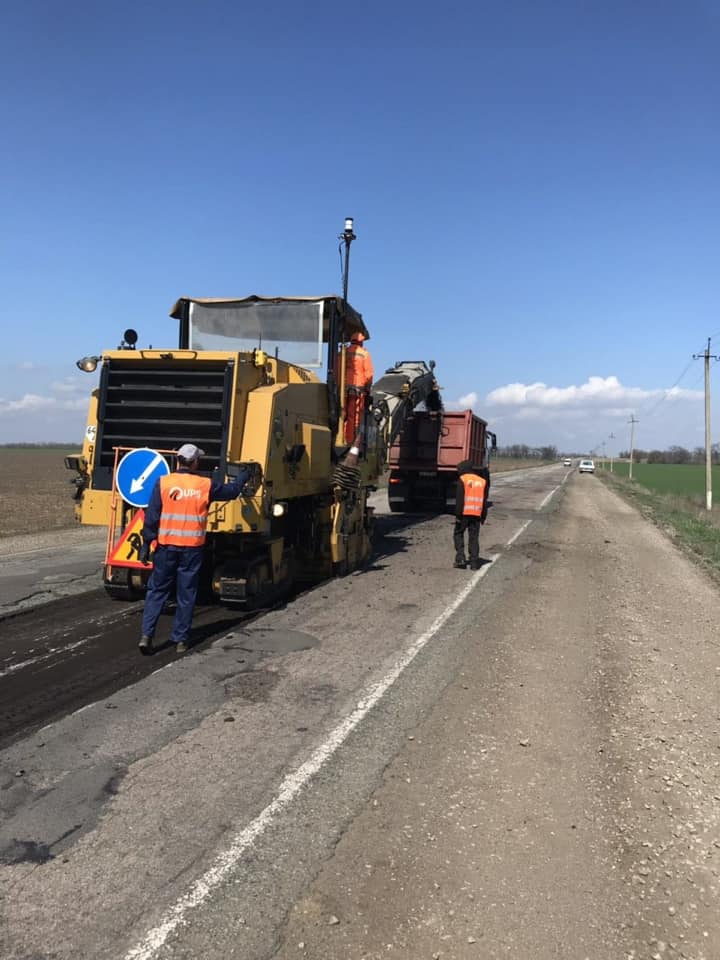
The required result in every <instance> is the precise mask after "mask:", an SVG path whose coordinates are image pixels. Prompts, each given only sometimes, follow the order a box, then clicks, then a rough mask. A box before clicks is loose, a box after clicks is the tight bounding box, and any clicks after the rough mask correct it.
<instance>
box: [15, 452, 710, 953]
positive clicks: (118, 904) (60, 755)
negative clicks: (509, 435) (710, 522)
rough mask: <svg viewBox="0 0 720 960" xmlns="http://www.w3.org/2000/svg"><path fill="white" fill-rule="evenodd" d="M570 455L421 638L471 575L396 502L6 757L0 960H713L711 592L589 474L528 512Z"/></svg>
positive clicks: (506, 515) (511, 493)
mask: <svg viewBox="0 0 720 960" xmlns="http://www.w3.org/2000/svg"><path fill="white" fill-rule="evenodd" d="M565 472H566V471H564V470H561V469H560V468H556V467H553V468H549V469H547V470H542V471H533V472H532V474H529V475H526V476H516V477H515V478H513V479H512V480H511V481H507V482H504V483H498V484H497V485H496V487H495V488H494V490H493V497H492V498H493V499H494V500H495V503H496V506H495V507H494V508H493V511H492V512H491V517H490V521H489V522H488V525H487V526H486V527H485V528H484V530H483V537H482V545H483V553H484V555H485V556H490V555H491V554H499V558H498V560H496V562H495V563H493V564H492V565H491V566H489V567H488V568H487V572H485V573H483V575H482V577H481V578H480V579H478V581H477V584H476V586H475V588H474V589H473V590H472V591H471V592H470V594H469V596H468V597H467V599H466V600H465V601H464V603H462V604H461V605H460V606H459V607H458V608H457V609H456V610H455V611H454V612H453V613H452V615H451V616H449V617H448V619H447V620H446V621H445V622H444V623H442V624H441V625H440V626H439V627H437V626H436V625H437V618H438V617H439V616H440V617H442V616H444V614H445V611H447V610H448V609H449V608H452V605H453V604H454V602H455V599H456V598H457V596H458V594H459V592H460V591H461V590H462V589H463V588H464V587H465V585H466V584H467V581H468V579H469V578H470V577H471V576H472V575H471V574H470V573H469V571H455V570H453V569H451V567H450V563H451V561H452V547H451V520H450V519H449V518H433V519H429V520H420V521H417V519H412V520H411V521H410V522H408V523H407V525H406V526H403V525H402V524H398V525H397V526H388V527H387V528H386V531H385V536H384V537H383V538H382V539H381V542H380V544H379V551H378V555H377V557H376V560H375V563H374V564H373V566H372V568H371V569H370V570H368V571H366V572H364V573H362V574H357V575H353V576H352V577H349V578H347V579H345V580H337V581H333V582H331V583H328V584H324V585H321V586H320V587H319V588H317V589H316V590H314V591H309V592H308V593H307V594H305V595H303V596H301V597H298V598H296V599H295V600H293V601H292V602H291V603H289V604H287V606H286V607H285V608H284V609H281V610H277V611H274V612H273V613H271V614H269V615H267V616H265V617H263V618H262V619H261V620H257V621H254V622H253V623H252V624H250V625H248V626H247V627H242V626H241V627H239V628H237V629H234V630H233V631H231V632H232V634H233V636H231V637H229V639H220V640H217V641H215V643H213V644H212V645H211V646H209V647H207V646H204V647H203V648H202V650H201V652H199V653H194V654H192V655H191V656H189V657H187V658H184V659H183V660H181V661H180V662H168V664H167V666H165V667H164V668H163V669H162V670H159V671H158V672H156V673H154V674H153V675H152V676H150V677H146V678H145V679H143V680H141V681H140V682H138V683H135V684H133V685H131V686H128V687H126V688H125V689H123V690H121V691H118V692H117V693H115V694H113V696H112V698H111V700H110V701H101V702H99V703H97V704H95V705H91V706H88V707H86V708H85V709H83V710H82V711H81V712H80V713H77V714H74V715H71V716H69V717H66V718H65V719H63V720H60V721H58V722H56V723H53V724H52V725H51V726H50V727H48V728H47V729H45V730H43V731H41V732H40V733H38V734H35V735H33V736H31V737H29V738H26V739H25V740H21V741H18V742H17V743H15V744H14V745H13V746H11V747H10V748H9V749H7V750H5V751H3V752H2V754H0V761H1V762H2V769H3V771H4V773H3V778H2V780H0V798H1V802H2V806H3V816H4V821H3V823H2V824H1V825H0V830H1V831H5V836H6V839H10V840H13V839H14V840H15V841H16V844H17V845H16V846H15V847H14V848H10V847H8V846H7V844H6V857H5V866H4V867H2V868H0V896H1V897H2V899H0V956H2V957H3V958H5V957H7V958H9V960H10V958H20V957H22V958H24V960H29V958H31V957H32V958H34V960H39V958H49V957H53V958H65V957H68V958H69V957H73V958H83V957H88V958H90V957H92V958H96V957H97V958H104V957H128V958H129V957H131V956H132V957H135V958H138V957H141V956H142V957H147V958H148V960H149V958H150V957H155V956H157V957H161V958H170V957H172V958H180V957H187V958H190V957H192V958H199V957H202V958H203V960H205V958H207V960H212V958H215V957H218V958H220V957H230V956H235V957H242V958H246V960H253V958H261V957H262V958H265V957H270V956H277V957H282V958H284V957H290V956H292V957H298V956H301V957H302V956H307V957H313V958H336V957H337V958H348V960H354V958H361V957H364V958H366V960H371V958H375V957H380V956H383V957H386V956H396V957H407V958H411V957H412V958H413V960H414V958H416V957H429V958H430V957H435V958H436V960H437V958H440V957H442V958H443V960H445V958H448V957H453V958H454V957H457V958H464V957H483V958H485V957H488V958H489V957H517V958H533V960H536V958H545V957H548V958H550V957H553V958H554V957H562V958H565V957H567V958H576V957H580V958H582V957H588V958H592V960H595V958H598V960H600V958H602V960H607V958H614V957H627V956H630V957H633V958H643V957H648V958H652V957H655V956H656V955H657V956H661V957H665V956H672V957H674V956H686V957H693V958H696V960H701V958H706V960H710V958H714V957H717V956H720V930H719V929H718V920H717V918H716V915H715V914H716V911H715V909H714V898H715V897H716V895H717V870H718V856H719V855H720V846H716V842H717V843H718V845H720V829H719V824H718V809H719V808H720V799H719V798H720V783H719V782H718V765H719V761H718V753H717V750H718V743H720V737H719V736H718V718H717V715H716V714H717V706H716V704H717V698H716V696H715V690H716V681H717V673H718V671H719V670H720V659H719V658H718V650H717V641H716V638H715V633H714V617H713V615H712V603H713V601H714V600H715V599H716V592H715V590H714V588H713V587H712V586H711V585H710V584H709V583H708V582H707V581H706V580H705V579H704V577H703V576H702V574H701V573H699V572H698V571H696V570H695V569H694V568H693V567H692V566H691V565H689V564H688V563H687V561H686V560H684V559H683V558H682V557H681V556H680V555H679V554H678V553H677V552H676V551H675V550H674V548H673V547H672V546H671V545H670V544H668V543H667V542H666V541H665V540H664V539H663V538H662V536H661V535H660V534H659V533H658V532H657V531H655V530H654V529H653V528H651V527H649V526H647V525H646V524H645V522H644V521H643V520H642V519H641V518H640V517H639V516H638V515H637V514H635V513H634V512H633V511H632V510H631V509H630V508H629V507H627V506H625V505H624V504H622V503H621V502H620V501H619V500H618V499H617V498H616V497H615V496H614V495H613V494H612V493H610V492H608V491H607V490H606V489H605V488H604V487H603V486H602V484H601V482H600V481H599V480H598V479H597V478H593V477H582V478H580V477H578V476H577V475H576V474H572V475H571V476H570V482H569V483H568V484H567V485H566V486H564V487H563V488H562V489H561V490H560V491H559V492H558V493H557V494H556V495H555V497H553V498H552V500H551V501H550V502H549V503H546V504H545V506H544V507H543V509H542V510H541V511H540V512H537V511H538V507H539V506H540V504H542V503H543V502H544V501H545V499H546V497H547V494H548V493H549V492H550V491H551V490H552V489H553V488H554V487H555V486H556V485H557V483H558V482H559V481H560V480H562V478H563V476H564V475H565ZM527 521H531V524H530V526H529V527H528V528H527V529H526V530H525V532H524V533H523V534H522V535H521V536H520V537H519V538H518V539H517V540H516V541H515V542H514V543H513V544H512V546H510V547H509V548H508V547H506V544H507V541H508V540H509V539H510V538H511V537H512V536H513V535H514V534H515V533H516V532H517V531H518V530H519V529H520V527H521V526H522V525H523V524H525V523H526V522H527ZM423 635H425V636H428V637H429V639H428V640H427V643H426V644H425V646H423V647H422V649H420V650H419V652H418V653H417V656H415V658H414V659H413V660H412V662H410V663H409V665H408V666H407V667H406V669H404V670H403V671H402V672H401V673H400V675H399V677H398V678H397V679H396V680H395V682H394V683H392V684H390V685H389V686H388V690H387V692H386V693H385V694H384V695H383V696H382V697H381V698H380V699H379V701H378V703H377V704H376V705H375V706H374V708H373V709H372V710H370V711H369V712H368V713H367V715H366V716H364V717H363V719H362V720H361V721H359V722H358V723H357V725H356V726H355V727H354V729H352V730H351V731H350V732H349V734H348V735H347V736H346V737H345V739H344V740H342V741H341V742H340V743H339V745H337V746H336V749H335V750H334V752H332V753H331V754H329V755H328V757H327V758H326V760H325V762H324V764H323V765H322V766H321V767H320V768H319V769H318V770H317V772H316V773H315V775H314V776H313V777H312V778H311V779H310V780H309V782H308V783H307V784H306V785H305V786H304V787H302V788H300V789H298V790H297V791H296V793H295V794H294V795H293V796H292V798H291V799H290V800H289V801H288V802H287V803H286V804H285V805H284V806H282V805H280V806H277V805H276V807H275V808H272V807H271V808H270V813H268V804H271V803H272V801H273V798H275V797H277V796H278V790H279V789H280V788H281V785H282V783H283V777H285V776H286V775H287V774H288V773H289V772H291V771H292V770H295V769H297V768H298V767H299V766H300V765H301V764H302V763H303V762H305V761H307V759H308V757H310V756H311V755H312V753H313V751H314V750H315V749H316V748H318V746H322V745H323V744H326V743H327V742H328V740H329V738H330V737H331V735H332V732H333V731H336V730H337V729H338V724H340V723H342V722H343V718H345V717H347V716H348V715H350V714H352V711H353V710H354V709H355V708H357V706H358V702H359V701H362V699H363V691H367V689H368V687H369V685H370V684H371V683H372V682H374V681H378V680H381V679H382V678H383V677H387V676H388V675H389V672H390V671H391V670H392V667H393V665H394V664H395V663H396V661H397V658H398V655H399V654H400V653H401V651H403V650H405V649H407V648H408V646H409V644H410V643H411V642H412V641H413V639H415V638H418V637H422V636H423ZM248 659H249V660H250V662H248ZM241 660H242V661H245V662H244V663H241V662H239V661H241ZM108 704H110V706H108ZM20 771H22V773H20ZM17 774H19V775H17ZM8 801H10V802H8ZM48 824H49V825H51V829H50V830H48V827H47V825H48ZM253 824H254V825H255V829H256V832H255V834H254V835H253V838H252V841H251V842H246V841H247V830H248V827H249V826H250V825H253ZM65 830H69V831H70V832H69V833H67V835H66V836H64V837H62V836H61V835H62V834H63V832H64V831H65ZM243 831H246V832H245V833H243ZM53 838H54V839H53ZM243 838H244V839H243ZM23 844H25V846H24V847H23ZM33 844H34V846H33ZM43 844H45V848H46V849H43V847H42V845H43ZM243 844H245V845H243ZM8 850H10V851H11V855H9V854H8ZM13 851H14V852H13ZM228 851H229V852H228ZM222 855H224V858H225V859H224V860H220V861H218V857H219V856H222ZM46 856H47V859H46ZM12 861H15V862H12ZM42 861H44V862H42ZM219 864H220V865H221V866H219ZM218 877H220V879H217V878H218ZM203 878H204V879H203ZM199 879H202V880H203V884H204V885H203V884H201V885H200V886H196V887H195V888H194V893H193V897H194V900H193V903H192V904H190V903H189V902H188V901H187V899H183V898H186V897H187V894H188V891H192V890H193V883H196V882H197V881H198V880H199ZM178 920H179V921H180V922H178V923H177V925H175V926H173V924H175V922H176V921H178ZM168 921H169V924H168ZM163 924H168V925H166V926H163ZM133 951H134V952H133Z"/></svg>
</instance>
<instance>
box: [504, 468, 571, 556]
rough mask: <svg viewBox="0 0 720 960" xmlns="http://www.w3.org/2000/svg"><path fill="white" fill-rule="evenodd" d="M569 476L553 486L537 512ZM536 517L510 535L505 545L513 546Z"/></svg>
mask: <svg viewBox="0 0 720 960" xmlns="http://www.w3.org/2000/svg"><path fill="white" fill-rule="evenodd" d="M568 476H569V474H565V476H564V477H563V479H562V480H561V481H560V483H559V484H558V485H557V486H556V487H553V488H552V490H551V491H550V493H549V494H548V495H547V496H546V497H545V498H544V499H543V500H542V502H541V503H540V504H539V505H538V506H537V507H536V508H535V510H536V511H537V512H539V511H540V510H542V508H543V507H544V506H545V504H546V503H547V502H548V501H549V500H550V498H551V497H552V496H553V494H555V493H557V491H558V490H559V489H560V487H561V486H562V485H563V484H564V483H565V481H566V480H567V478H568ZM534 519H535V518H534V517H530V519H529V520H526V521H525V523H524V524H523V525H522V526H521V527H520V528H519V529H518V530H516V531H515V533H514V534H513V535H512V536H511V537H510V539H509V540H508V541H507V543H506V544H505V546H506V547H511V546H512V545H513V544H514V543H515V541H516V540H517V538H518V537H519V536H520V535H521V534H523V533H525V531H526V530H527V528H528V527H529V526H530V524H531V523H532V522H533V520H534Z"/></svg>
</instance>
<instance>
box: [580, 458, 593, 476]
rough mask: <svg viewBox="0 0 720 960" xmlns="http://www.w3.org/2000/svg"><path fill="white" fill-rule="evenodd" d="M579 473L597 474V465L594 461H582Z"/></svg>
mask: <svg viewBox="0 0 720 960" xmlns="http://www.w3.org/2000/svg"><path fill="white" fill-rule="evenodd" d="M578 471H579V472H580V473H595V464H594V463H593V461H592V460H581V461H580V466H579V467H578Z"/></svg>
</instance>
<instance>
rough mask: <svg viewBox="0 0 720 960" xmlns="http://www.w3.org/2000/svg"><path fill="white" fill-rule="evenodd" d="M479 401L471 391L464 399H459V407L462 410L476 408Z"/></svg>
mask: <svg viewBox="0 0 720 960" xmlns="http://www.w3.org/2000/svg"><path fill="white" fill-rule="evenodd" d="M479 399H480V398H479V397H478V395H477V394H476V393H475V391H474V390H471V391H470V393H466V394H465V395H464V396H463V397H459V398H458V406H459V407H461V408H466V407H474V406H475V405H476V404H477V402H478V400H479Z"/></svg>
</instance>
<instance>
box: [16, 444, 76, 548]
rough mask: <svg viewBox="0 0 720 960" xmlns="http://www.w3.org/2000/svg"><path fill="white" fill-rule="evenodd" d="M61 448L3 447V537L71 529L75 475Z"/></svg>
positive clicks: (71, 451)
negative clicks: (68, 467) (64, 528)
mask: <svg viewBox="0 0 720 960" xmlns="http://www.w3.org/2000/svg"><path fill="white" fill-rule="evenodd" d="M77 452H78V451H77V450H69V449H68V450H64V449H61V448H58V447H0V537H8V536H11V535H13V534H23V533H42V532H43V531H44V530H57V529H60V528H62V527H72V526H74V524H75V519H74V516H73V493H74V488H73V487H72V486H71V484H70V480H71V479H72V477H73V474H72V473H70V471H69V470H66V469H65V465H64V463H63V460H64V457H65V456H66V454H68V453H77Z"/></svg>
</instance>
